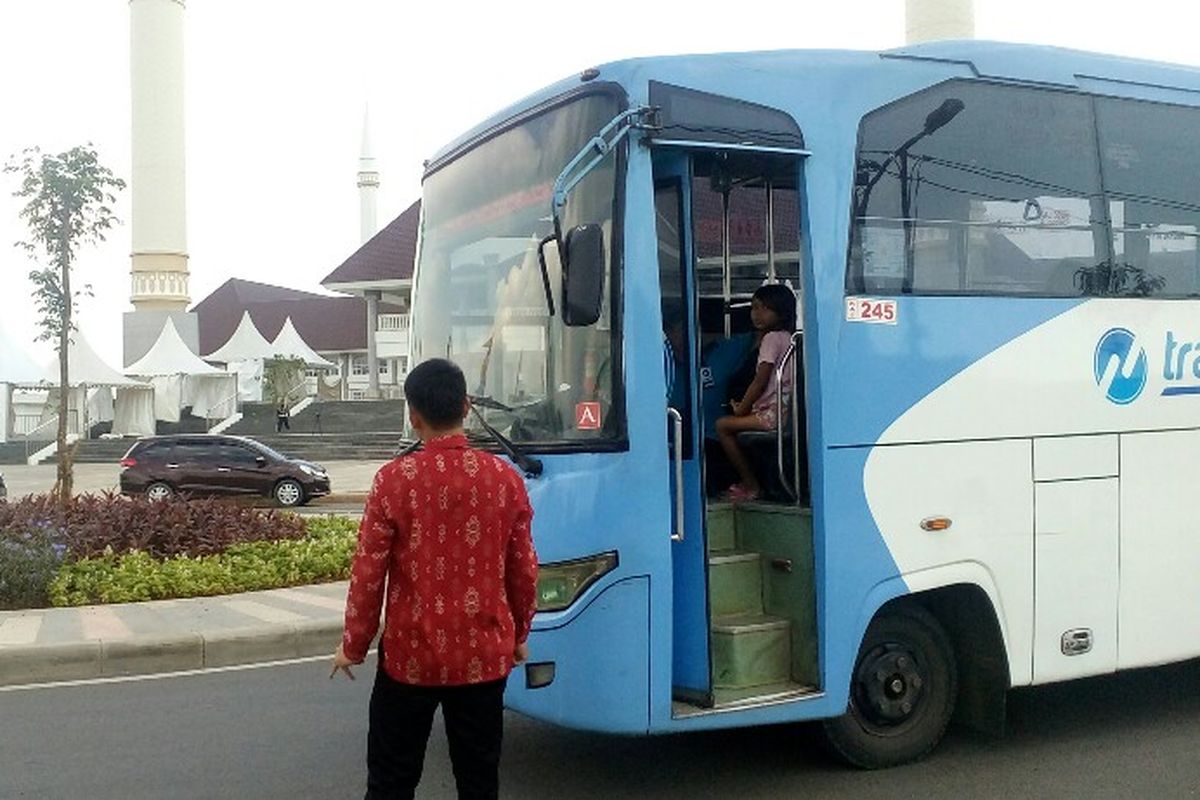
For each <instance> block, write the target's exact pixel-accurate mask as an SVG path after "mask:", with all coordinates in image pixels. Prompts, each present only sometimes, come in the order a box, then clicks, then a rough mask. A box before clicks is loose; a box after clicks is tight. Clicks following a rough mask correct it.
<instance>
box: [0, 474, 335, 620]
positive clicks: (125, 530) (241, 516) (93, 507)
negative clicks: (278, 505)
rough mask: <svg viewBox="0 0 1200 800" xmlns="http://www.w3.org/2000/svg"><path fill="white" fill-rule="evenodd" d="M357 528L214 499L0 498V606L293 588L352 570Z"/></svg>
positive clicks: (42, 604) (128, 600) (324, 519)
mask: <svg viewBox="0 0 1200 800" xmlns="http://www.w3.org/2000/svg"><path fill="white" fill-rule="evenodd" d="M357 530H358V526H357V524H356V523H355V522H354V521H353V520H349V519H345V518H337V517H331V518H311V519H308V520H307V521H306V520H305V519H303V518H301V517H298V516H296V515H294V514H289V513H281V512H277V511H263V510H258V509H251V508H244V507H239V506H235V505H231V504H229V503H224V502H221V501H219V500H191V501H184V500H179V499H173V500H169V501H165V502H160V503H152V502H149V501H147V500H145V499H144V498H122V497H119V496H115V495H100V496H86V495H85V496H81V497H78V498H75V499H74V500H73V501H72V502H71V503H69V504H67V505H66V506H59V505H57V504H55V503H54V502H53V501H52V500H50V499H49V498H46V497H28V498H24V499H22V500H19V501H16V502H13V503H6V502H3V501H0V609H5V608H9V609H11V608H37V607H41V606H45V605H47V604H53V605H85V604H92V603H121V602H132V601H138V600H154V599H165V598H179V597H198V596H205V595H214V594H227V593H233V592H243V591H253V590H257V589H270V588H277V587H281V586H295V585H299V584H305V583H318V582H321V581H331V580H340V579H342V578H345V577H346V576H347V575H348V573H349V568H350V559H351V556H352V555H353V553H354V547H355V541H356V532H357Z"/></svg>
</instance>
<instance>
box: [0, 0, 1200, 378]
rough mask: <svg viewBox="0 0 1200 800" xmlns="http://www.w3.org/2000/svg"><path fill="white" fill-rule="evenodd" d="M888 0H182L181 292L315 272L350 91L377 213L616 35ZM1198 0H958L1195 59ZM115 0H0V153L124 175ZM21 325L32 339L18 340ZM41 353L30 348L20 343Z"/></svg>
mask: <svg viewBox="0 0 1200 800" xmlns="http://www.w3.org/2000/svg"><path fill="white" fill-rule="evenodd" d="M903 9H904V2H903V0H860V2H850V0H843V1H842V2H822V3H815V2H806V1H805V0H785V1H784V2H774V1H773V0H760V2H757V3H729V4H727V3H716V2H694V3H688V4H684V3H675V2H661V1H660V2H656V1H655V0H636V1H635V0H608V1H607V2H603V3H583V2H574V1H570V0H569V1H568V2H557V3H550V2H545V1H544V0H543V2H531V1H529V0H506V2H500V3H498V2H479V3H475V2H457V3H456V2H452V1H451V2H445V1H444V0H443V2H427V3H420V2H411V3H410V2H404V3H401V2H395V0H338V2H332V3H317V2H312V1H311V0H188V2H187V12H186V23H185V26H186V34H185V35H186V39H187V50H186V67H185V69H186V79H185V80H186V92H187V100H186V107H187V111H186V114H187V121H186V125H187V203H188V220H187V226H188V252H189V254H190V256H191V259H190V265H191V295H192V300H193V302H196V301H199V300H201V299H202V298H204V297H205V296H206V295H207V294H208V293H209V292H211V291H212V290H213V289H215V288H216V287H217V286H219V285H220V284H221V283H223V282H224V281H225V280H226V279H228V278H230V277H235V276H236V277H241V278H247V279H251V280H259V281H264V282H267V283H277V284H280V285H285V286H291V287H294V288H297V289H305V290H319V286H318V281H320V279H321V278H323V277H324V276H325V275H327V274H328V273H329V272H330V271H332V270H333V268H334V267H336V266H337V265H338V264H339V263H341V261H342V260H344V259H345V258H346V257H347V256H348V255H349V254H350V253H351V252H353V251H354V249H355V248H356V247H357V246H358V244H359V233H358V231H359V223H358V195H357V189H356V188H355V172H356V170H357V158H358V150H359V140H360V137H361V127H362V113H363V107H364V104H365V103H368V102H369V103H370V108H371V128H372V130H371V135H372V139H373V141H374V146H375V147H374V149H375V156H376V157H377V159H378V161H377V163H378V168H379V170H380V173H381V178H382V185H381V189H380V195H379V220H378V222H379V225H380V226H382V225H384V224H386V223H387V222H388V221H390V220H391V219H393V218H394V217H395V216H396V215H397V214H399V213H400V212H401V211H403V210H404V208H406V207H407V206H408V204H409V203H411V202H412V201H413V200H415V199H416V198H417V197H418V196H419V194H420V174H421V162H422V161H423V160H424V159H425V158H427V157H429V156H430V155H432V154H433V152H434V151H435V150H437V149H438V148H439V147H440V146H441V145H443V144H445V143H446V142H447V141H448V140H450V139H452V138H453V137H454V136H456V135H457V134H459V133H461V132H463V131H464V130H466V129H467V128H469V127H471V126H472V125H474V124H475V123H477V122H479V121H481V120H482V119H484V118H485V117H487V116H489V115H490V114H491V113H492V112H494V111H496V110H497V109H499V108H502V107H504V106H506V105H508V104H509V103H511V102H513V101H515V100H518V99H520V98H521V97H523V96H525V95H526V94H528V93H530V92H531V91H534V90H535V89H537V88H539V87H541V86H544V85H546V84H549V83H552V82H554V81H556V80H558V79H560V78H562V77H565V76H568V75H571V74H575V73H577V72H579V71H580V70H582V69H583V68H586V67H588V66H592V65H595V64H600V63H604V62H607V61H613V60H616V59H621V58H626V57H630V56H645V55H660V54H672V53H687V52H717V51H730V50H768V49H778V48H852V49H864V50H878V49H886V48H892V47H898V46H900V45H902V44H903V40H904V13H903ZM1198 28H1200V5H1196V4H1192V3H1183V2H1179V0H1141V2H1138V3H1129V2H1120V3H1118V2H1112V1H1111V0H1092V1H1091V2H1084V1H1082V0H1059V1H1055V0H976V35H977V37H978V38H980V39H996V40H1003V41H1018V42H1032V43H1040V44H1055V45H1060V46H1065V47H1075V48H1080V49H1086V50H1096V51H1102V52H1110V53H1118V54H1122V55H1130V56H1136V57H1142V58H1152V59H1157V60H1162V61H1173V62H1178V63H1183V64H1193V65H1198V66H1200V45H1197V43H1196V35H1195V31H1196V30H1197V29H1198ZM129 102H130V101H129V7H128V2H127V0H0V161H7V160H8V158H9V156H10V155H12V154H14V153H17V152H19V151H20V150H21V149H22V148H24V147H28V146H31V145H38V146H40V147H41V148H42V149H43V150H50V151H55V152H57V151H59V150H63V149H67V148H69V147H72V146H74V145H76V144H80V143H84V142H88V141H90V142H92V143H94V144H95V146H96V147H97V148H98V150H99V152H100V157H101V160H102V161H103V162H104V163H105V164H106V165H108V166H109V167H110V168H112V169H113V170H114V171H115V172H116V173H117V174H118V175H119V176H121V177H123V178H125V179H126V180H128V177H129V170H130V153H129V126H130V111H129ZM14 188H15V182H14V181H13V179H12V176H6V175H0V287H2V288H3V292H2V294H0V328H3V329H4V331H5V332H7V333H8V335H9V336H10V337H11V339H14V340H16V341H19V342H25V341H30V340H32V338H33V337H34V336H35V335H36V328H35V314H34V311H33V308H32V304H31V303H30V302H29V300H28V297H29V292H30V290H31V289H30V285H29V282H28V280H27V278H26V275H27V273H28V272H29V270H30V268H31V264H30V262H29V261H28V260H27V259H26V257H25V256H24V254H23V253H21V252H19V251H18V250H16V249H15V248H13V247H12V246H11V245H12V243H13V242H15V241H17V240H18V239H21V238H23V237H24V236H26V232H25V230H24V228H23V227H22V226H21V224H20V223H19V221H18V219H17V212H18V209H19V203H18V202H17V200H16V199H15V198H13V197H12V196H11V194H12V190H13V189H14ZM129 205H130V204H129V191H128V189H127V190H126V191H125V193H124V194H123V196H122V197H121V198H120V200H119V202H118V204H117V206H116V211H117V213H118V215H119V216H121V217H122V219H124V220H125V222H126V224H125V225H124V226H122V227H119V228H117V229H115V230H114V231H113V232H112V233H111V234H110V236H109V239H108V241H107V242H106V243H104V244H103V245H101V246H100V247H98V248H94V249H90V250H87V251H85V252H84V253H83V254H82V255H81V257H80V259H79V261H78V265H77V272H76V278H75V280H76V281H77V282H90V283H91V284H92V285H93V287H94V290H95V297H94V298H93V299H89V300H85V301H84V302H83V306H82V310H81V314H80V320H79V321H80V324H81V327H82V328H83V330H84V332H85V334H86V335H87V336H88V338H89V339H90V340H91V341H92V343H93V344H94V345H95V347H96V349H97V350H98V351H99V352H100V353H101V355H103V356H105V357H106V358H107V359H108V360H109V361H110V363H112V364H114V365H116V366H119V365H120V355H121V314H122V312H124V311H126V310H130V306H129V302H128V298H129V250H130V227H129V225H128V215H129ZM31 347H32V345H31ZM34 355H35V358H36V360H37V361H38V362H39V363H40V362H42V361H44V360H45V359H46V358H47V357H48V356H49V352H48V351H44V350H41V351H37V352H36V353H35V354H34Z"/></svg>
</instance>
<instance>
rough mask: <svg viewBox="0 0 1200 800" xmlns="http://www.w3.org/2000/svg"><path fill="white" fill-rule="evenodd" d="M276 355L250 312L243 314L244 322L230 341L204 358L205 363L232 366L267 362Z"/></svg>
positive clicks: (239, 324)
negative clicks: (236, 362)
mask: <svg viewBox="0 0 1200 800" xmlns="http://www.w3.org/2000/svg"><path fill="white" fill-rule="evenodd" d="M274 355H275V351H274V350H273V349H272V346H271V343H270V342H268V341H267V340H266V338H265V337H264V336H263V335H262V334H261V333H259V332H258V328H257V327H256V326H255V325H254V320H252V319H250V312H249V311H244V312H242V321H241V322H239V323H238V326H237V330H235V331H234V332H233V335H232V336H230V337H229V341H227V342H225V344H223V345H221V346H220V347H218V348H217V349H216V350H214V351H213V352H211V353H209V354H208V355H206V356H204V360H205V361H216V362H219V363H222V364H232V363H233V362H235V361H254V360H266V359H268V358H271V357H273V356H274Z"/></svg>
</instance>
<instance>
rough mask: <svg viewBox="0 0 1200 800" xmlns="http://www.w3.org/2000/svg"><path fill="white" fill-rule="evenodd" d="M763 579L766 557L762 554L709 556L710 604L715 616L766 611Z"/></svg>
mask: <svg viewBox="0 0 1200 800" xmlns="http://www.w3.org/2000/svg"><path fill="white" fill-rule="evenodd" d="M762 582H763V577H762V559H761V558H759V555H758V553H725V554H722V555H712V556H709V557H708V589H709V605H710V606H711V609H712V615H713V617H723V616H728V615H730V614H761V613H763V597H762Z"/></svg>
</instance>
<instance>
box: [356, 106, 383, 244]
mask: <svg viewBox="0 0 1200 800" xmlns="http://www.w3.org/2000/svg"><path fill="white" fill-rule="evenodd" d="M378 194H379V170H378V169H376V167H375V156H374V155H372V153H371V117H370V109H369V108H364V109H363V127H362V148H361V150H360V151H359V154H358V219H359V233H360V235H361V237H362V241H364V242H365V241H367V239H370V238H371V237H372V236H374V235H375V234H376V232H378V230H379V228H378V226H377V219H376V204H377V197H376V196H377V195H378Z"/></svg>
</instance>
